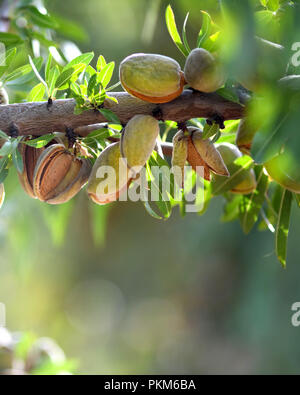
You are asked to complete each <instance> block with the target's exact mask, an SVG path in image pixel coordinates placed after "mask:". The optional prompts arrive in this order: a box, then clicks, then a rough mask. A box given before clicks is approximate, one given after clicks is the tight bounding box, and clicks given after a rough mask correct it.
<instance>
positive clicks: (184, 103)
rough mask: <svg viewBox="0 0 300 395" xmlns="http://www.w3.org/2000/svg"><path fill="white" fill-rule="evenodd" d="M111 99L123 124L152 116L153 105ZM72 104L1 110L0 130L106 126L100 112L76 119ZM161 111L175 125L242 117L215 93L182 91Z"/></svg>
mask: <svg viewBox="0 0 300 395" xmlns="http://www.w3.org/2000/svg"><path fill="white" fill-rule="evenodd" d="M111 96H114V97H115V98H116V99H117V100H118V104H116V103H114V102H112V101H111V100H106V101H105V103H104V107H105V108H108V109H110V110H112V111H114V112H115V114H116V115H117V116H118V117H119V119H120V121H121V123H122V124H126V123H127V122H128V121H129V120H130V119H131V118H132V117H133V116H134V115H136V114H148V115H151V114H152V112H153V110H154V109H155V108H156V107H157V105H156V104H152V103H147V102H144V101H142V100H139V99H136V98H134V97H131V96H130V95H129V94H128V93H125V92H114V93H112V94H111ZM75 104H76V103H75V101H74V100H73V99H65V100H55V101H53V105H52V107H51V111H48V109H47V102H34V103H20V104H10V105H6V106H0V129H1V130H2V131H4V132H5V133H8V132H9V129H10V126H11V124H12V123H15V124H16V125H17V126H18V128H19V131H20V135H33V136H40V135H43V134H47V133H51V132H64V131H65V130H66V127H70V128H72V129H76V128H79V127H81V126H86V125H92V124H96V123H101V122H105V121H106V122H107V120H106V119H105V117H104V116H103V115H102V114H101V113H100V112H98V111H94V110H91V111H84V112H83V113H82V114H79V115H75V114H74V107H75ZM160 109H161V111H162V113H163V117H164V119H165V120H172V121H176V122H184V121H187V120H189V119H191V118H198V117H204V118H210V117H212V116H215V115H216V114H217V115H219V116H220V117H222V118H223V119H224V120H228V119H240V118H242V117H243V113H244V107H243V106H242V105H240V104H237V103H233V102H231V101H228V100H226V99H224V98H222V97H220V96H219V95H217V94H215V93H210V94H204V93H200V92H192V91H190V90H185V91H184V92H183V93H182V95H181V96H180V97H178V98H177V99H175V100H173V101H171V102H169V103H164V104H161V105H160ZM77 130H78V129H77ZM82 133H83V132H82Z"/></svg>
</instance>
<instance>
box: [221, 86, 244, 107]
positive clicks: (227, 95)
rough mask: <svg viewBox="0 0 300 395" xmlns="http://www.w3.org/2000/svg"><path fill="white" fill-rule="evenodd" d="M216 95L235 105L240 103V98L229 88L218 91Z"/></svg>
mask: <svg viewBox="0 0 300 395" xmlns="http://www.w3.org/2000/svg"><path fill="white" fill-rule="evenodd" d="M216 93H217V94H218V95H220V96H222V97H223V98H224V99H226V100H229V101H232V102H234V103H240V101H239V98H238V96H237V94H236V93H235V91H234V90H233V89H230V88H227V87H226V88H220V89H218V90H217V91H216Z"/></svg>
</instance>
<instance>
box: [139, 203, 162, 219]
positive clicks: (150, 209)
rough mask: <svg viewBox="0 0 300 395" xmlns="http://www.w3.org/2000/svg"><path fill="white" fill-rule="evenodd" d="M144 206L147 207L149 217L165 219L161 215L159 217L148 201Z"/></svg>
mask: <svg viewBox="0 0 300 395" xmlns="http://www.w3.org/2000/svg"><path fill="white" fill-rule="evenodd" d="M143 204H144V207H145V209H146V211H147V213H148V214H149V215H151V217H153V218H155V219H163V217H161V216H160V215H158V214H157V213H156V212H155V211H154V210H153V209H152V208H151V206H150V204H149V202H147V201H146V202H143Z"/></svg>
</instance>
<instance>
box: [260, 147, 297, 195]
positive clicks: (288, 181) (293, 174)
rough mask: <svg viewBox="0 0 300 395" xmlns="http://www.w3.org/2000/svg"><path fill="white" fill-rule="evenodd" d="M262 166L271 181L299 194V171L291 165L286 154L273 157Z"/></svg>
mask: <svg viewBox="0 0 300 395" xmlns="http://www.w3.org/2000/svg"><path fill="white" fill-rule="evenodd" d="M264 166H265V169H266V171H267V173H268V175H269V176H270V177H271V179H272V180H274V181H276V182H277V183H278V184H280V185H281V186H282V187H284V188H286V189H288V190H289V191H291V192H295V193H300V171H299V168H297V169H296V168H295V167H294V166H293V165H292V163H291V162H290V161H289V158H288V156H287V154H285V153H283V154H279V155H277V156H275V157H274V158H272V159H270V160H269V161H267V162H266V163H265V164H264Z"/></svg>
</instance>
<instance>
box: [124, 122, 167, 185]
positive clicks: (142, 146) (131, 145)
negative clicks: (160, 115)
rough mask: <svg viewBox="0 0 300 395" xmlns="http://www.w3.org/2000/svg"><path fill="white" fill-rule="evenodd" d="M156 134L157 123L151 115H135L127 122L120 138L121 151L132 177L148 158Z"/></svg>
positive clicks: (153, 145) (157, 131) (157, 130)
mask: <svg viewBox="0 0 300 395" xmlns="http://www.w3.org/2000/svg"><path fill="white" fill-rule="evenodd" d="M158 134H159V123H158V121H157V120H156V119H155V118H153V117H152V116H151V115H135V116H134V117H133V118H131V120H130V121H129V122H128V123H127V125H126V127H125V130H124V132H123V134H122V138H121V153H122V156H123V157H124V158H125V159H126V160H127V166H128V168H129V169H130V170H131V171H132V173H133V177H134V176H135V175H136V174H138V173H139V172H140V171H141V169H142V167H143V166H144V165H145V163H146V162H147V160H148V159H149V157H150V155H151V153H152V151H153V150H154V147H155V143H156V139H157V137H158Z"/></svg>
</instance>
